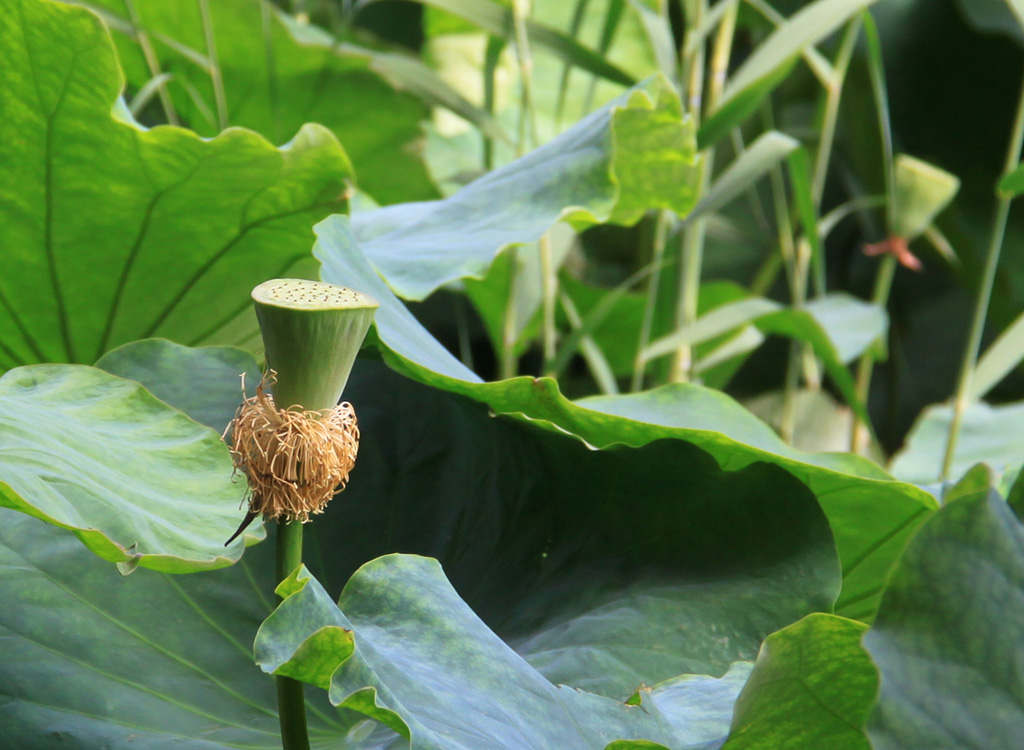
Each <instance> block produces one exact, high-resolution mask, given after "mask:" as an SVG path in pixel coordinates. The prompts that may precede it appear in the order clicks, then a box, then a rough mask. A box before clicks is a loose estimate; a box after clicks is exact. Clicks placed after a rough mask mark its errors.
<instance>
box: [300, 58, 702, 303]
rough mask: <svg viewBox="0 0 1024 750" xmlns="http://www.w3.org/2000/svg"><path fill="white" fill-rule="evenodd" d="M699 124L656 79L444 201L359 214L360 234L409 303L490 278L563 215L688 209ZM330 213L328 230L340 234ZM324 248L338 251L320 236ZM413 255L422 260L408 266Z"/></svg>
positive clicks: (620, 219)
mask: <svg viewBox="0 0 1024 750" xmlns="http://www.w3.org/2000/svg"><path fill="white" fill-rule="evenodd" d="M695 149H696V146H695V140H694V129H693V121H692V120H691V119H690V117H689V116H684V115H683V114H682V106H681V104H680V101H679V98H678V96H677V95H676V93H675V92H674V90H673V89H672V87H671V85H670V84H669V83H668V82H667V81H666V80H665V79H663V78H660V77H655V78H651V79H649V80H648V81H645V82H644V83H641V84H638V85H637V86H636V87H634V88H632V89H630V90H629V91H628V92H626V93H625V94H623V95H622V96H620V97H618V98H617V99H615V100H614V101H612V102H610V103H609V104H608V105H606V106H605V107H602V108H601V109H600V110H598V111H597V112H594V113H593V114H591V115H589V116H588V117H586V118H584V119H583V120H581V121H580V122H578V123H576V125H574V126H573V127H572V128H570V129H569V130H567V131H565V132H564V133H562V134H561V135H559V136H558V137H557V138H554V139H553V140H551V141H549V142H548V143H546V144H544V145H543V146H541V147H540V148H537V149H535V150H534V151H531V152H530V153H528V154H526V155H525V156H523V157H521V158H520V159H517V160H516V161H514V162H512V163H510V164H507V165H505V166H504V167H501V168H499V169H496V170H494V171H493V172H490V173H488V174H487V175H485V176H484V177H481V178H480V179H478V180H476V181H475V182H472V183H470V184H469V185H467V186H466V187H464V188H463V189H462V190H460V191H459V192H457V193H455V195H453V196H451V197H450V198H447V199H445V200H441V201H432V202H426V203H409V204H402V205H398V206H388V207H385V208H381V209H377V210H374V211H368V212H365V213H359V214H357V215H356V216H354V217H353V219H352V231H353V233H354V235H355V237H356V238H357V240H358V241H359V242H360V243H361V244H362V246H363V250H364V252H365V253H366V257H367V258H369V259H370V262H371V263H372V264H373V266H374V267H375V268H376V269H377V271H378V272H379V273H380V274H382V275H383V276H384V278H385V279H386V280H387V283H388V285H389V286H390V287H391V288H392V289H393V290H394V291H395V292H396V293H397V294H398V295H399V296H401V297H404V298H405V299H416V300H419V299H423V298H425V297H426V296H427V295H429V294H430V293H431V292H433V291H434V290H435V289H437V288H438V287H440V286H441V285H443V284H445V283H447V282H449V281H453V280H455V279H460V278H464V277H467V276H471V277H476V278H480V277H483V276H484V274H485V273H486V271H487V268H488V267H489V266H490V265H491V262H492V261H493V260H494V257H495V255H497V254H498V253H499V252H501V251H502V250H503V249H506V248H509V247H512V246H515V245H521V244H526V243H530V242H535V241H536V240H537V239H539V238H540V237H541V235H543V234H544V232H546V231H548V230H549V229H550V228H551V227H552V226H553V225H554V224H556V223H557V222H558V221H561V220H565V221H568V222H570V223H572V224H574V225H575V226H577V227H579V226H586V225H590V224H595V223H605V222H613V223H624V224H629V223H633V222H636V221H637V220H639V218H640V217H641V216H642V215H643V212H644V210H646V209H649V208H659V207H660V208H667V209H672V210H673V211H675V212H676V213H678V214H680V215H683V214H686V213H687V212H688V211H689V210H690V208H691V207H692V206H693V203H694V200H695V196H696V188H695V180H696V176H697V174H696V173H697V170H696V167H695V164H696V151H695ZM342 221H343V217H337V216H336V217H332V218H331V219H329V220H328V221H326V222H325V223H324V224H322V225H321V227H320V232H321V234H323V233H325V232H333V231H341V230H339V229H337V228H336V227H335V226H334V225H335V224H337V223H339V222H342ZM321 252H322V253H324V254H328V255H330V254H335V253H338V252H339V250H337V249H335V248H334V247H332V246H331V245H330V244H327V243H323V242H321ZM411 259H415V262H410V261H411Z"/></svg>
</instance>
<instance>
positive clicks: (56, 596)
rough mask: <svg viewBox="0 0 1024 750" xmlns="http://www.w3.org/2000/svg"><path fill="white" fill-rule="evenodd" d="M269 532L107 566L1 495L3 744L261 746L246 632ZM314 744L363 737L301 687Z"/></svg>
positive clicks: (260, 598)
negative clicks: (166, 564)
mask: <svg viewBox="0 0 1024 750" xmlns="http://www.w3.org/2000/svg"><path fill="white" fill-rule="evenodd" d="M271 547H272V545H260V546H259V547H255V548H253V549H251V550H250V551H249V552H248V553H247V554H246V556H245V559H244V560H242V561H241V562H239V563H238V564H237V565H235V566H233V567H231V568H228V569H225V570H217V571H211V572H206V573H196V574H195V575H191V576H169V575H164V574H161V573H156V572H154V571H150V570H139V571H137V572H136V573H134V574H133V575H131V576H129V577H128V578H122V577H120V576H118V575H117V573H116V572H115V571H114V570H113V568H112V567H111V566H110V565H107V564H106V563H104V562H103V561H101V560H99V559H97V558H96V557H95V556H94V555H92V554H90V553H89V552H88V551H87V550H85V549H83V548H82V546H81V545H80V544H78V542H77V541H76V540H75V539H73V538H71V537H70V536H69V535H68V534H65V533H63V532H62V531H61V530H60V529H56V528H54V527H52V526H48V525H47V524H44V523H40V522H39V521H37V520H35V519H34V518H29V517H27V516H24V515H22V514H20V513H15V512H13V511H10V510H6V509H2V508H0V596H2V597H3V600H4V601H5V602H7V604H6V605H5V606H4V607H2V608H0V639H2V641H3V644H4V646H3V659H2V660H0V738H2V740H3V746H4V747H5V748H10V749H11V750H14V749H15V748H17V750H58V748H59V749H60V750H96V748H109V749H110V750H121V749H124V750H128V749H129V748H137V749H138V750H157V749H158V748H167V747H175V748H181V750H272V749H273V748H280V747H281V740H280V737H279V734H278V731H279V730H278V720H277V696H276V692H275V689H274V683H273V680H270V679H268V678H266V677H265V676H264V675H262V674H261V673H260V671H259V669H258V668H257V667H256V666H255V665H254V664H253V658H252V641H253V638H254V636H255V634H256V630H257V628H258V627H259V624H260V621H261V620H262V619H263V618H264V617H266V615H267V613H268V612H270V610H271V609H272V607H273V604H272V599H273V596H272V589H273V586H274V583H273V576H272V573H271V571H272V570H273V560H272V556H273V551H272V549H271ZM308 702H309V703H310V712H309V724H310V735H311V739H312V744H313V747H314V748H322V749H323V750H326V749H327V748H331V749H332V750H356V749H357V748H358V750H371V748H378V747H381V746H382V743H383V742H386V741H388V736H389V735H391V736H393V735H392V733H391V732H388V731H383V732H382V731H379V730H378V731H376V732H374V733H373V734H372V735H371V736H370V737H369V738H367V739H360V737H362V736H364V735H367V734H370V730H371V727H370V726H368V724H369V722H366V721H365V720H364V721H360V719H361V718H362V717H360V716H359V715H358V714H349V713H347V712H345V713H339V712H338V711H337V710H336V709H334V708H332V707H331V706H330V705H329V704H328V702H327V701H326V700H325V699H323V698H321V697H320V696H319V695H317V691H310V694H309V696H308Z"/></svg>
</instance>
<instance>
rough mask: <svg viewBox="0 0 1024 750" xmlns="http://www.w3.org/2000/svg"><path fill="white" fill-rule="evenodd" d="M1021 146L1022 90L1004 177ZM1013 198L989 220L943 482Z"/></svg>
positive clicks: (966, 400) (1023, 122) (1015, 162)
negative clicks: (985, 253) (990, 231)
mask: <svg viewBox="0 0 1024 750" xmlns="http://www.w3.org/2000/svg"><path fill="white" fill-rule="evenodd" d="M1022 144H1024V87H1022V89H1021V93H1020V98H1019V99H1018V101H1017V114H1016V117H1015V119H1014V121H1013V132H1012V134H1011V136H1010V143H1009V146H1008V148H1007V151H1006V163H1005V166H1004V168H1003V174H1004V175H1005V174H1009V173H1010V172H1012V171H1013V170H1015V169H1016V168H1017V165H1018V164H1019V163H1020V150H1021V145H1022ZM1011 199H1012V196H1010V195H1006V194H1000V196H999V202H998V203H997V204H996V211H995V216H994V218H993V220H992V237H991V239H990V241H989V246H988V254H987V256H986V258H985V269H984V271H983V272H982V277H981V288H980V289H979V290H978V299H977V302H976V303H975V306H974V318H973V319H972V321H971V332H970V335H969V336H968V339H967V346H966V347H965V348H964V355H963V363H962V364H961V366H960V378H959V381H958V382H957V388H956V398H955V399H954V401H953V419H952V421H951V422H950V425H949V437H948V439H947V440H946V455H945V456H944V457H943V459H942V474H941V475H940V476H939V479H941V480H943V481H945V480H946V479H948V478H949V473H950V471H951V470H952V468H953V457H954V456H955V454H956V443H957V438H958V437H959V435H960V427H961V425H962V424H963V419H964V411H965V410H966V409H967V405H968V403H969V402H970V393H971V380H972V379H973V377H974V368H975V365H976V364H977V361H978V351H979V350H980V349H981V335H982V333H983V332H984V330H985V319H986V318H987V317H988V305H989V302H990V301H991V299H992V287H993V286H994V285H995V280H996V269H997V268H998V267H999V255H1000V253H1001V252H1002V248H1003V237H1004V236H1005V234H1006V221H1007V219H1008V218H1009V215H1010V200H1011Z"/></svg>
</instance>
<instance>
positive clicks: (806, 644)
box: [723, 615, 878, 750]
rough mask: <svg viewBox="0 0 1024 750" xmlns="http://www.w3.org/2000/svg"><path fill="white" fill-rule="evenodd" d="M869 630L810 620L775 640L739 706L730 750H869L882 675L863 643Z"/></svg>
mask: <svg viewBox="0 0 1024 750" xmlns="http://www.w3.org/2000/svg"><path fill="white" fill-rule="evenodd" d="M865 630H867V627H866V626H865V625H863V624H862V623H859V622H853V621H851V620H845V619H843V618H842V617H834V616H832V615H810V616H808V617H806V618H805V619H803V620H801V621H800V622H798V623H796V624H794V625H790V626H789V627H788V628H785V629H783V630H780V631H779V632H778V633H774V634H773V635H771V636H769V637H768V639H767V640H766V641H765V642H764V646H762V647H761V653H760V654H759V655H758V657H757V663H756V664H755V665H754V671H753V672H752V673H751V675H750V679H749V680H748V681H747V684H746V685H745V686H744V687H743V692H742V693H740V696H739V699H738V700H737V702H736V708H735V714H734V716H733V720H732V728H731V730H730V732H729V740H728V741H727V742H726V743H725V745H724V746H723V750H754V749H755V748H760V749H762V750H777V748H784V747H793V748H804V747H806V748H811V747H827V748H830V750H869V748H870V747H871V746H870V744H869V743H868V738H867V736H866V735H865V733H864V723H865V721H866V720H867V716H868V712H869V711H870V710H871V707H872V706H873V705H874V703H875V693H876V691H877V688H878V677H877V674H876V672H875V667H874V665H873V664H872V663H871V658H870V657H869V656H868V655H867V652H865V651H864V649H863V647H862V646H861V645H860V639H861V636H862V635H863V634H864V631H865Z"/></svg>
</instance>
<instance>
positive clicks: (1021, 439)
mask: <svg viewBox="0 0 1024 750" xmlns="http://www.w3.org/2000/svg"><path fill="white" fill-rule="evenodd" d="M952 421H953V408H952V407H951V406H949V405H948V404H936V405H934V406H929V407H928V408H926V409H925V410H924V411H923V412H922V413H921V416H919V417H918V419H917V422H915V423H914V426H913V428H911V430H910V434H909V435H907V442H906V445H904V447H903V450H901V451H900V452H899V453H898V454H896V456H895V457H894V458H893V462H892V473H893V474H895V475H896V476H898V477H899V478H900V479H903V480H904V481H907V482H916V483H919V484H927V483H930V482H935V481H937V480H938V479H939V475H940V474H941V473H942V464H943V460H944V458H945V456H946V442H947V440H948V439H949V428H950V424H951V422H952ZM1022 423H1024V403H1013V404H997V405H990V404H986V403H985V402H983V401H979V402H977V403H973V404H971V405H970V406H968V407H967V409H966V410H965V411H964V417H963V422H962V423H961V425H960V435H959V436H958V438H957V441H956V452H955V453H954V455H953V464H952V468H951V470H950V472H949V474H950V476H952V477H958V476H960V475H962V474H963V473H964V472H965V471H967V470H968V469H969V468H970V467H972V466H974V465H975V464H977V463H980V462H984V463H987V464H989V465H991V466H994V467H996V468H998V469H999V470H1003V469H1005V468H1007V467H1008V466H1018V465H1020V463H1021V461H1024V432H1022V431H1021V429H1020V426H1021V424H1022Z"/></svg>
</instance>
